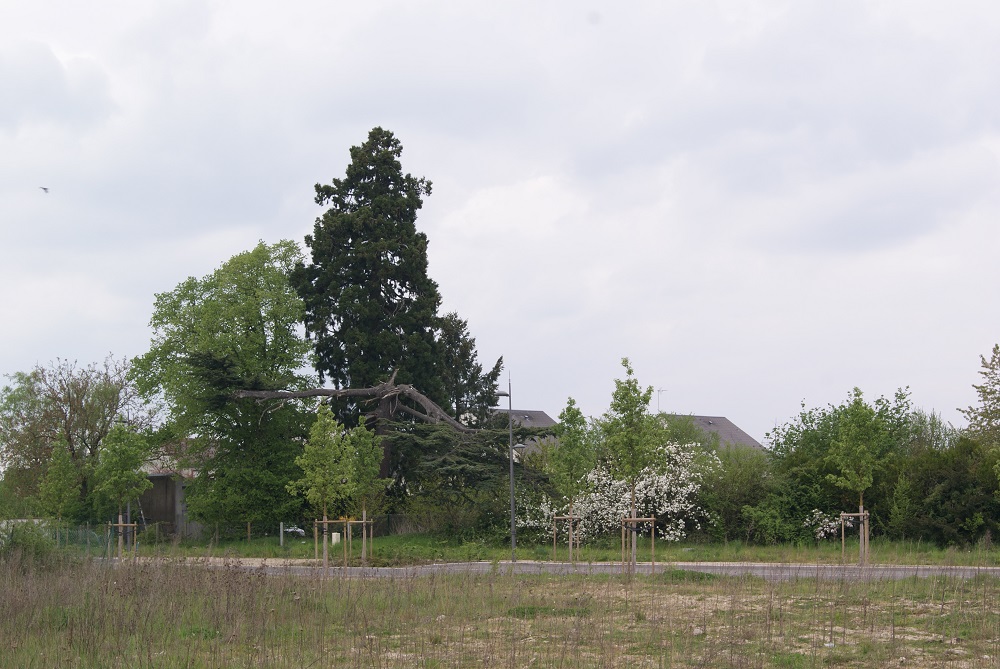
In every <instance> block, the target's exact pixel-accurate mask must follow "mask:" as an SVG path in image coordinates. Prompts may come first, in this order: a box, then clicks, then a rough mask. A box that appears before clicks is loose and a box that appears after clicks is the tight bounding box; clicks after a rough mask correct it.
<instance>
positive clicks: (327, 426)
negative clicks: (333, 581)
mask: <svg viewBox="0 0 1000 669" xmlns="http://www.w3.org/2000/svg"><path fill="white" fill-rule="evenodd" d="M361 429H364V428H363V427H362V428H361ZM295 464H296V465H298V466H299V468H301V469H302V478H300V479H298V480H296V481H292V482H290V483H289V484H288V485H287V488H288V492H289V493H291V494H293V495H297V494H300V493H301V494H302V495H303V496H304V497H305V498H306V501H307V502H309V504H311V505H312V506H313V508H315V509H316V510H317V511H321V512H322V513H323V566H324V567H326V566H327V563H328V559H329V558H328V549H327V536H328V532H327V527H328V526H327V524H326V522H327V521H328V520H329V515H328V514H329V510H330V507H331V506H332V505H334V504H337V503H339V502H345V501H346V500H348V499H350V497H351V495H352V492H353V490H354V488H355V486H356V484H357V482H356V479H355V471H354V470H355V466H354V454H353V453H352V452H351V443H350V439H349V438H348V437H347V435H346V433H345V430H344V426H343V425H341V424H340V423H338V422H337V419H336V418H334V416H333V413H332V412H331V411H330V407H329V406H327V405H325V404H323V405H321V406H320V407H319V411H318V412H317V414H316V421H315V422H314V423H313V424H312V427H310V428H309V439H308V440H307V441H306V444H305V447H304V448H303V449H302V455H300V456H298V457H297V458H295Z"/></svg>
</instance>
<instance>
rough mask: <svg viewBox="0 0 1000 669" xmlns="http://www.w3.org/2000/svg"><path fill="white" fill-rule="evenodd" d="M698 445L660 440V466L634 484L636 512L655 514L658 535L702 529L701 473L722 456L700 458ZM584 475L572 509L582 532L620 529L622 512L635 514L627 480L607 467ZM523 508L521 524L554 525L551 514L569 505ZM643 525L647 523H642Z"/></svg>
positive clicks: (679, 534)
mask: <svg viewBox="0 0 1000 669" xmlns="http://www.w3.org/2000/svg"><path fill="white" fill-rule="evenodd" d="M696 448H697V447H696V446H695V445H693V444H685V445H681V444H665V445H663V446H660V447H659V448H658V449H657V452H658V456H659V457H658V460H659V462H658V464H657V466H656V467H650V468H647V469H646V470H644V471H643V474H642V476H641V477H640V479H639V481H638V483H637V485H636V489H635V501H636V514H637V516H638V517H640V518H649V517H651V516H655V517H656V521H657V522H656V529H657V536H658V537H661V538H663V539H666V540H667V541H678V540H680V539H683V538H684V537H685V536H686V535H687V533H688V532H689V531H690V530H695V529H699V528H700V527H701V521H702V520H703V519H704V516H705V514H704V511H703V510H702V509H701V508H700V507H699V506H698V504H697V496H698V491H699V490H700V488H701V482H702V474H703V472H704V471H705V469H706V467H715V466H718V465H719V461H718V458H717V457H716V456H715V455H714V454H709V455H704V456H702V457H701V458H700V461H696ZM586 478H587V484H588V485H587V487H588V490H587V492H586V493H584V494H583V495H582V496H581V497H580V498H579V499H578V500H577V502H576V505H575V506H574V509H573V512H574V513H575V515H577V516H579V517H580V518H581V520H580V524H579V530H580V535H581V537H583V538H588V537H594V536H597V535H601V534H615V533H618V532H619V531H620V530H621V520H622V518H626V517H628V516H630V515H631V513H630V506H631V504H630V499H631V491H630V489H629V486H628V484H627V483H626V482H625V481H616V480H614V479H612V478H611V475H610V474H609V473H608V471H607V469H605V468H603V467H599V468H597V469H595V470H593V471H592V472H590V473H589V474H588V475H587V477H586ZM519 509H520V512H519V514H518V515H519V517H518V526H519V527H523V528H524V529H545V528H551V527H552V516H554V515H566V514H567V513H568V511H569V509H568V507H567V506H566V505H565V504H564V503H554V502H553V501H552V500H549V499H545V500H542V502H541V503H538V502H536V503H534V504H532V505H531V506H530V507H526V506H521V505H519ZM639 529H640V530H642V529H643V528H642V526H641V525H640V528H639ZM560 534H565V533H564V532H560ZM564 538H565V537H564Z"/></svg>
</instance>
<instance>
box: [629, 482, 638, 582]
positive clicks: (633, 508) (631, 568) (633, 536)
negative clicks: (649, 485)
mask: <svg viewBox="0 0 1000 669" xmlns="http://www.w3.org/2000/svg"><path fill="white" fill-rule="evenodd" d="M631 513H632V518H633V519H634V518H635V482H633V483H632V511H631ZM631 525H632V562H631V563H630V564H629V571H630V572H631V571H634V570H635V560H636V544H637V537H636V532H635V520H633V521H632V523H631Z"/></svg>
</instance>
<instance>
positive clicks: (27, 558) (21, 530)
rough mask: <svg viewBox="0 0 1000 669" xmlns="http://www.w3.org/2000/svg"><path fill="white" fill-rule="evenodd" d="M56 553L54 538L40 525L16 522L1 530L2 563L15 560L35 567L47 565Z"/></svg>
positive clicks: (0, 548) (0, 550)
mask: <svg viewBox="0 0 1000 669" xmlns="http://www.w3.org/2000/svg"><path fill="white" fill-rule="evenodd" d="M55 551H56V544H55V541H53V539H52V536H51V535H50V534H49V532H48V530H46V529H45V527H43V526H41V525H39V524H38V523H35V522H32V521H23V522H16V523H11V524H9V525H7V527H5V528H4V529H3V530H0V561H6V560H12V559H13V560H20V561H22V562H25V563H29V564H33V565H38V564H46V563H47V562H49V561H50V560H51V559H52V558H53V557H54V555H55Z"/></svg>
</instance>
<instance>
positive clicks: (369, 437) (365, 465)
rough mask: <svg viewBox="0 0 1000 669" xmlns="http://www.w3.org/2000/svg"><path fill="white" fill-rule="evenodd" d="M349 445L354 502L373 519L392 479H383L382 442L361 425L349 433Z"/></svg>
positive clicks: (364, 513)
mask: <svg viewBox="0 0 1000 669" xmlns="http://www.w3.org/2000/svg"><path fill="white" fill-rule="evenodd" d="M347 439H348V444H349V447H350V449H351V452H352V453H353V455H354V500H355V506H357V505H360V506H361V513H362V515H365V517H371V514H372V512H373V511H374V510H375V507H376V502H377V501H378V500H381V499H382V498H383V494H384V493H385V489H386V488H387V487H388V485H389V484H390V483H391V482H392V479H389V478H381V477H380V476H379V471H380V470H381V465H382V458H383V450H382V445H381V440H380V439H379V438H378V437H377V436H376V435H375V433H374V432H373V431H371V430H369V429H367V428H366V427H365V422H364V419H362V421H361V424H360V425H358V426H357V427H355V428H353V429H352V430H350V431H349V432H348V433H347Z"/></svg>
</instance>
